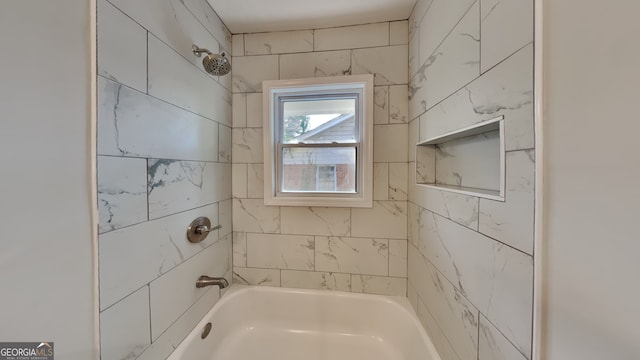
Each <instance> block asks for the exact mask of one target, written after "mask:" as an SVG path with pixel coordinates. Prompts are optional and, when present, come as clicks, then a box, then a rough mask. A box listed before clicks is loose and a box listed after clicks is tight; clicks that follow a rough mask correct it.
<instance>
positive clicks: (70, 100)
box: [0, 0, 97, 359]
mask: <svg viewBox="0 0 640 360" xmlns="http://www.w3.org/2000/svg"><path fill="white" fill-rule="evenodd" d="M90 3H91V2H90V1H83V0H58V1H3V2H0V39H1V40H0V44H2V55H1V56H0V64H1V67H0V79H2V80H1V82H0V164H2V170H0V174H1V175H0V178H1V183H0V184H1V185H0V199H1V200H0V246H1V250H0V288H1V290H0V294H1V296H0V319H2V322H1V323H2V325H0V341H53V342H54V343H55V357H56V359H95V358H97V349H95V347H94V335H95V332H94V313H95V312H96V311H97V308H96V305H95V304H94V297H93V286H94V278H93V274H94V271H93V257H92V225H91V224H92V219H91V198H92V192H91V167H90V164H91V160H90V158H91V151H90V149H91V145H90V142H91V141H90V125H91V121H90V115H91V111H90V99H91V94H90V90H91V88H90V84H91V81H90V70H91V56H90V49H91V47H90V28H91V25H90V19H91V17H90Z"/></svg>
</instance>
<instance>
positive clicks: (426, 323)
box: [410, 287, 460, 360]
mask: <svg viewBox="0 0 640 360" xmlns="http://www.w3.org/2000/svg"><path fill="white" fill-rule="evenodd" d="M410 288H411V287H410ZM417 308H418V310H417V313H418V319H420V322H421V323H422V326H423V327H424V329H425V331H426V332H427V335H428V336H429V339H430V340H431V342H432V343H433V346H435V347H436V350H437V351H438V355H440V358H441V359H447V360H460V357H458V354H456V351H455V350H454V349H453V345H451V343H450V342H449V339H447V337H446V335H445V334H444V333H443V332H442V330H441V329H440V327H439V326H438V324H437V323H436V320H435V319H434V318H433V316H431V314H430V313H429V310H427V307H426V305H425V304H424V302H423V301H422V299H418V300H417Z"/></svg>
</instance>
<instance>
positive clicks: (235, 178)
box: [231, 164, 248, 199]
mask: <svg viewBox="0 0 640 360" xmlns="http://www.w3.org/2000/svg"><path fill="white" fill-rule="evenodd" d="M247 166H248V165H247V164H232V165H231V179H232V181H231V182H232V192H231V194H232V196H233V197H234V198H240V199H245V198H247Z"/></svg>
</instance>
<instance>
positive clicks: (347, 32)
mask: <svg viewBox="0 0 640 360" xmlns="http://www.w3.org/2000/svg"><path fill="white" fill-rule="evenodd" d="M314 33H315V34H314V48H315V49H314V50H315V51H324V50H341V49H357V48H365V47H375V46H387V45H389V23H387V22H382V23H373V24H366V25H355V26H344V27H336V28H328V29H317V30H315V31H314Z"/></svg>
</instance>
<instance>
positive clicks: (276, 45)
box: [244, 30, 313, 55]
mask: <svg viewBox="0 0 640 360" xmlns="http://www.w3.org/2000/svg"><path fill="white" fill-rule="evenodd" d="M310 51H313V30H300V31H279V32H267V33H253V34H245V35H244V54H245V55H269V54H287V53H297V52H310Z"/></svg>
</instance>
